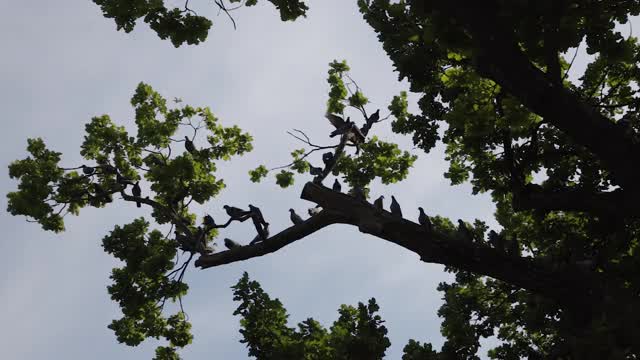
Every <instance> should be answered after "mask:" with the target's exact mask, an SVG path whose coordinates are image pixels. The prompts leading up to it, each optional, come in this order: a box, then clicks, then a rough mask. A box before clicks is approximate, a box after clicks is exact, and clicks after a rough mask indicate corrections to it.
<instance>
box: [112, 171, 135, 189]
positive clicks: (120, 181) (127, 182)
mask: <svg viewBox="0 0 640 360" xmlns="http://www.w3.org/2000/svg"><path fill="white" fill-rule="evenodd" d="M116 182H117V183H118V184H120V185H124V187H125V189H126V187H127V185H133V182H132V181H131V180H129V179H127V178H125V177H124V176H122V175H120V173H119V172H116Z"/></svg>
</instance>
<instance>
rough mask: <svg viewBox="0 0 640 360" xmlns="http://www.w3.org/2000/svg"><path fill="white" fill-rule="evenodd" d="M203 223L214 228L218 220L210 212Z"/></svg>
mask: <svg viewBox="0 0 640 360" xmlns="http://www.w3.org/2000/svg"><path fill="white" fill-rule="evenodd" d="M203 223H204V225H205V226H206V227H208V228H212V227H215V226H216V222H215V221H214V220H213V216H211V215H209V214H207V215H205V217H204V221H203Z"/></svg>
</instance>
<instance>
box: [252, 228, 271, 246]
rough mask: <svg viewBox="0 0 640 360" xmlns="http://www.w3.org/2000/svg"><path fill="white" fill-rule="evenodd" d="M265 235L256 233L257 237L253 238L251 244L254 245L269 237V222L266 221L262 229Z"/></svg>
mask: <svg viewBox="0 0 640 360" xmlns="http://www.w3.org/2000/svg"><path fill="white" fill-rule="evenodd" d="M262 232H263V235H264V236H263V235H260V234H258V235H256V237H254V238H253V240H251V242H250V243H249V245H253V244H255V243H259V242H261V241H265V240H267V239H268V238H269V223H265V225H264V229H262Z"/></svg>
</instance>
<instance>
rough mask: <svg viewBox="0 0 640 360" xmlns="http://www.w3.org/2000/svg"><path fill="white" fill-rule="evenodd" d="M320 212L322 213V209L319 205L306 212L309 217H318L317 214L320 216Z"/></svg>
mask: <svg viewBox="0 0 640 360" xmlns="http://www.w3.org/2000/svg"><path fill="white" fill-rule="evenodd" d="M321 211H322V208H321V207H320V205H318V206H316V207H312V208H309V210H307V212H308V213H309V216H315V215H318V214H320V212H321Z"/></svg>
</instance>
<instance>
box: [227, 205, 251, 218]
mask: <svg viewBox="0 0 640 360" xmlns="http://www.w3.org/2000/svg"><path fill="white" fill-rule="evenodd" d="M223 208H224V210H225V211H226V212H227V215H229V217H230V218H231V220H240V221H244V220H246V217H247V216H248V215H249V214H251V211H247V210H242V209H239V208H237V207H234V206H229V205H225V206H223Z"/></svg>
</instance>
